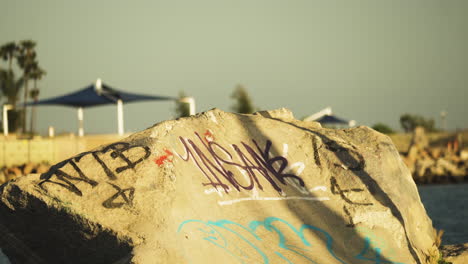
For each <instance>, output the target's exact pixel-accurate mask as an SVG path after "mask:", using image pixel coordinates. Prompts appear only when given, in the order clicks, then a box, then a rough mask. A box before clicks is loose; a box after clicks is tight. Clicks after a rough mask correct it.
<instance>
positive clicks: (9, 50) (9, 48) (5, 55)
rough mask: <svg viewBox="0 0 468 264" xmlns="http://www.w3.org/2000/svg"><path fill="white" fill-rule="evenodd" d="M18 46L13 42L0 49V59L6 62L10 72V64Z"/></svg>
mask: <svg viewBox="0 0 468 264" xmlns="http://www.w3.org/2000/svg"><path fill="white" fill-rule="evenodd" d="M17 51H18V46H17V45H16V43H15V42H8V43H6V44H4V45H3V46H1V47H0V57H2V59H3V60H5V61H8V66H9V67H8V69H9V70H10V71H12V62H13V59H14V58H15V57H16V54H17Z"/></svg>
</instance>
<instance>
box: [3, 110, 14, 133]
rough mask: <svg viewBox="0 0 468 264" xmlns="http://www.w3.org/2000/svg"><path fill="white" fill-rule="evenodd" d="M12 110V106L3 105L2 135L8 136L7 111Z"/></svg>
mask: <svg viewBox="0 0 468 264" xmlns="http://www.w3.org/2000/svg"><path fill="white" fill-rule="evenodd" d="M11 109H13V106H12V105H9V104H5V105H3V135H4V136H5V137H7V136H8V110H11Z"/></svg>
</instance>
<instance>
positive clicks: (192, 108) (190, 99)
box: [179, 97, 195, 115]
mask: <svg viewBox="0 0 468 264" xmlns="http://www.w3.org/2000/svg"><path fill="white" fill-rule="evenodd" d="M179 101H180V102H182V103H186V104H188V105H189V115H195V99H194V98H193V97H184V98H180V100H179Z"/></svg>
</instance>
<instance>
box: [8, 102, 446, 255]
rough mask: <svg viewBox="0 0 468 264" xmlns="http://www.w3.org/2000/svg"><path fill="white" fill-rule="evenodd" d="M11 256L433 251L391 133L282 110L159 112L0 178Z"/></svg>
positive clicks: (423, 216)
mask: <svg viewBox="0 0 468 264" xmlns="http://www.w3.org/2000/svg"><path fill="white" fill-rule="evenodd" d="M0 232H1V234H2V236H1V237H0V248H2V249H3V252H4V253H5V254H6V255H8V256H9V258H10V260H11V261H12V263H323V264H334V263H337V264H339V263H341V264H344V263H346V264H350V263H369V264H371V263H382V264H384V263H386V264H388V263H395V264H396V263H400V264H401V263H405V264H410V263H419V264H426V263H427V262H428V259H430V257H431V256H432V257H433V256H436V255H438V251H437V248H436V247H435V246H434V239H435V232H434V230H433V228H432V223H431V220H430V219H429V218H428V217H427V215H426V212H425V209H424V207H423V206H422V204H421V201H420V198H419V195H418V192H417V189H416V185H415V183H414V181H413V180H412V178H411V175H410V172H409V171H408V169H407V168H406V167H405V165H404V164H403V162H402V160H401V159H400V156H399V154H398V152H397V150H396V149H395V147H394V146H393V144H392V142H391V140H390V139H389V138H388V137H387V136H384V135H382V134H380V133H377V132H375V131H373V130H372V129H370V128H367V127H358V128H353V129H348V130H333V129H324V128H321V127H320V125H319V124H317V123H313V122H302V121H298V120H295V119H294V118H293V116H292V114H291V113H290V112H288V111H287V110H285V109H280V110H276V111H271V112H260V113H257V114H256V115H239V114H232V113H225V112H223V111H220V110H217V109H214V110H211V111H208V112H205V113H202V114H199V115H196V116H193V117H189V118H183V119H178V120H171V121H165V122H162V123H159V124H157V125H155V126H154V127H152V128H149V129H147V130H144V131H142V132H140V133H136V134H134V135H132V136H130V137H128V138H126V139H124V140H122V141H121V142H116V143H113V144H110V145H107V146H104V147H101V148H98V149H95V150H93V151H89V152H86V153H82V154H80V155H77V156H75V157H73V158H71V159H69V160H65V161H63V162H60V163H58V164H56V165H54V166H52V167H51V169H50V170H49V171H48V172H47V173H44V174H42V175H38V174H32V175H29V176H25V177H21V178H18V179H15V180H13V181H10V182H8V183H6V184H4V185H2V186H1V188H0Z"/></svg>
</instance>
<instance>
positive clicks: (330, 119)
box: [304, 106, 356, 127]
mask: <svg viewBox="0 0 468 264" xmlns="http://www.w3.org/2000/svg"><path fill="white" fill-rule="evenodd" d="M304 121H315V122H319V123H320V124H321V125H322V126H343V125H344V126H349V127H353V126H355V125H356V121H354V120H346V119H344V118H340V117H337V116H335V115H333V111H332V108H331V107H330V106H329V107H327V108H325V109H322V110H320V111H319V112H317V113H315V114H312V115H310V116H308V117H306V118H304Z"/></svg>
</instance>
